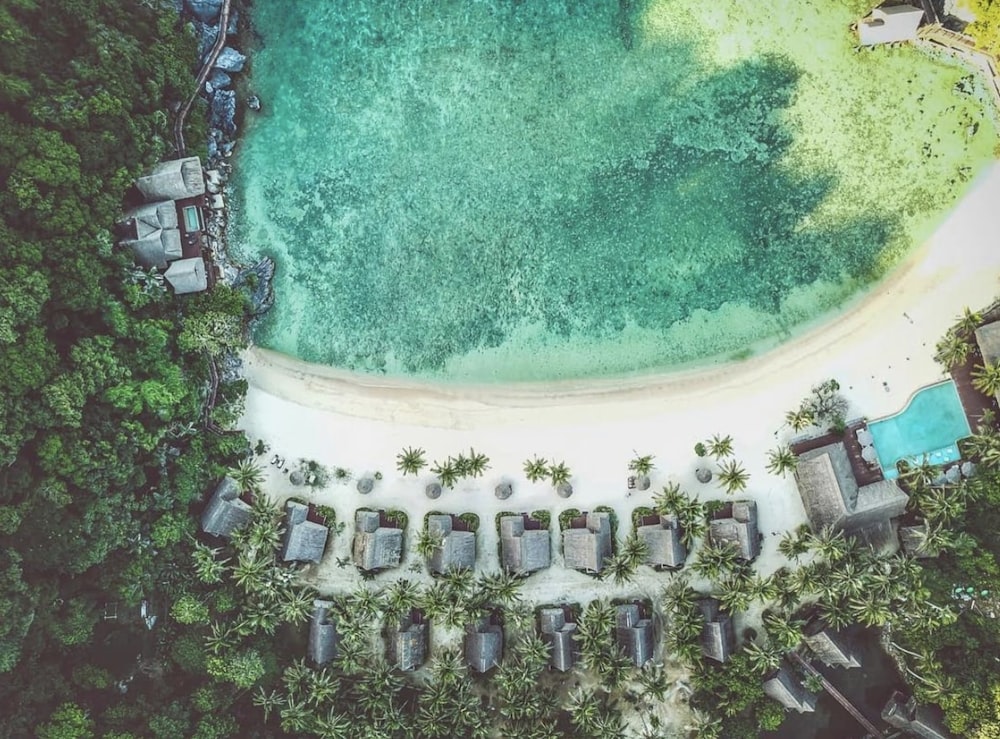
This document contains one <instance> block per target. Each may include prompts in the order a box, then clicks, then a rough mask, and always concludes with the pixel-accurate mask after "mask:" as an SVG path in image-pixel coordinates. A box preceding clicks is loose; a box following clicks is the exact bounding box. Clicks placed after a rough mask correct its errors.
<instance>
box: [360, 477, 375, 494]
mask: <svg viewBox="0 0 1000 739" xmlns="http://www.w3.org/2000/svg"><path fill="white" fill-rule="evenodd" d="M374 489H375V481H374V480H373V479H372V478H370V477H362V478H361V479H360V480H358V492H359V493H361V494H362V495H368V493H370V492H371V491H372V490H374Z"/></svg>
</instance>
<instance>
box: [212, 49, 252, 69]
mask: <svg viewBox="0 0 1000 739" xmlns="http://www.w3.org/2000/svg"><path fill="white" fill-rule="evenodd" d="M246 62H247V58H246V56H245V55H244V54H241V53H240V52H238V51H237V50H236V49H234V48H233V47H232V46H226V47H225V48H223V50H222V51H221V52H220V53H219V56H218V58H217V59H216V60H215V64H214V65H213V66H212V69H221V70H222V71H223V72H242V71H243V65H244V64H246Z"/></svg>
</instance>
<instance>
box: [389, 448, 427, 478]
mask: <svg viewBox="0 0 1000 739" xmlns="http://www.w3.org/2000/svg"><path fill="white" fill-rule="evenodd" d="M426 465H427V460H426V459H424V450H423V449H421V448H419V447H417V448H416V449H414V448H413V447H412V446H408V447H406V448H404V449H403V451H401V452H400V453H399V454H397V455H396V469H397V470H399V471H400V472H402V473H403V474H404V475H416V474H419V473H420V470H422V469H423V468H424V467H425V466H426Z"/></svg>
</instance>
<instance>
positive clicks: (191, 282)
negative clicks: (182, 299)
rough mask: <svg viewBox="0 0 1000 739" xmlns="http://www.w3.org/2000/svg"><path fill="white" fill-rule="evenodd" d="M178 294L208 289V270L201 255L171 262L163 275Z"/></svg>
mask: <svg viewBox="0 0 1000 739" xmlns="http://www.w3.org/2000/svg"><path fill="white" fill-rule="evenodd" d="M163 276H164V277H165V278H166V280H167V282H169V283H170V287H172V288H173V289H174V293H175V294H176V295H187V294H188V293H200V292H204V291H205V290H207V289H208V272H207V271H206V270H205V260H204V259H202V258H201V257H191V258H190V259H178V260H177V261H176V262H171V263H170V266H169V267H168V268H167V271H166V272H165V273H164V275H163Z"/></svg>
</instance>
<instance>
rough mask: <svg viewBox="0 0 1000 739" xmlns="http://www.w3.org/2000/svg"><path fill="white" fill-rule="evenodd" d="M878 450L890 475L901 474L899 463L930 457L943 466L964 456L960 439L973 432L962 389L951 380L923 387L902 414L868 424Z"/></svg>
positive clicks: (918, 460) (884, 468)
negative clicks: (898, 468)
mask: <svg viewBox="0 0 1000 739" xmlns="http://www.w3.org/2000/svg"><path fill="white" fill-rule="evenodd" d="M868 430H869V431H871V434H872V437H873V438H874V440H875V444H874V445H875V451H876V452H877V453H878V461H879V463H880V464H881V465H882V471H883V472H884V473H885V476H886V477H887V478H890V479H891V478H894V477H896V476H897V474H898V473H897V471H896V463H897V462H898V461H899V460H901V459H906V460H909V461H911V462H914V463H917V464H919V463H920V462H921V461H923V459H924V457H925V456H926V457H927V459H928V460H929V461H930V462H931V464H935V465H940V464H946V463H948V462H954V461H956V460H958V459H959V458H960V455H959V452H958V445H957V443H956V442H957V441H958V440H959V439H961V438H963V437H965V436H968V435H969V434H970V433H971V432H970V429H969V421H968V419H967V418H966V417H965V411H964V410H963V408H962V402H961V401H960V400H959V397H958V390H956V388H955V383H954V382H952V381H951V380H947V381H945V382H941V383H939V384H937V385H932V386H930V387H927V388H924V389H923V390H919V391H918V392H917V393H915V394H914V395H913V397H912V398H910V402H909V403H908V404H907V406H906V407H905V408H904V409H903V410H901V411H900V412H899V413H897V414H895V415H893V416H887V417H886V418H882V419H880V420H878V421H874V422H872V423H870V424H868Z"/></svg>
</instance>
